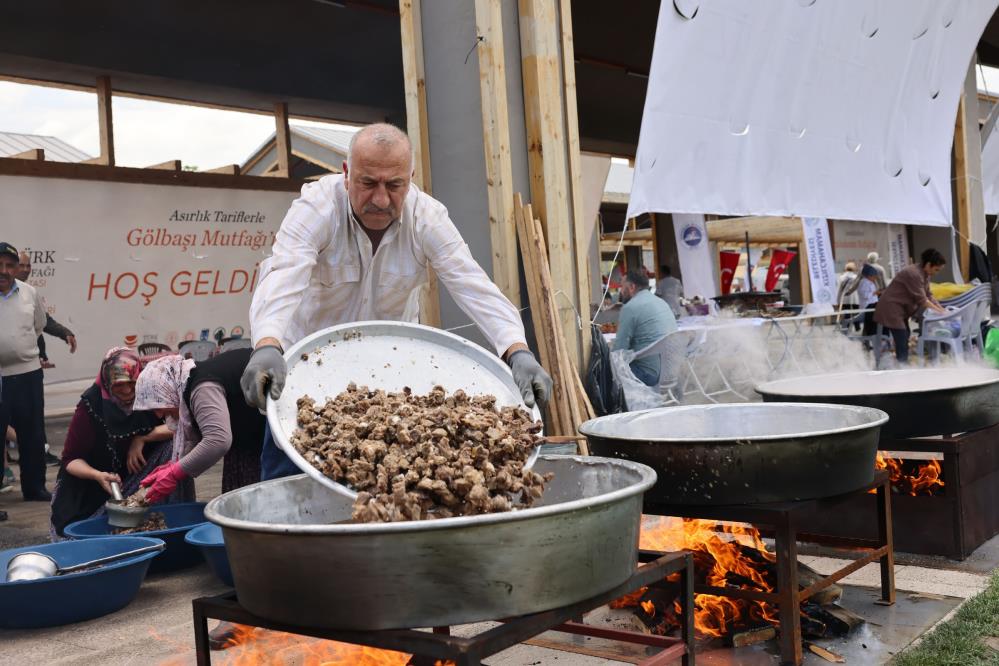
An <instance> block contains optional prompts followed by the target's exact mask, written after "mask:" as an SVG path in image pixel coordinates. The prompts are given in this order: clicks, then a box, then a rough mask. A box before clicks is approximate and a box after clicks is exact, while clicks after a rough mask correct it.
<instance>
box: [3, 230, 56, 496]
mask: <svg viewBox="0 0 999 666" xmlns="http://www.w3.org/2000/svg"><path fill="white" fill-rule="evenodd" d="M18 261H19V253H18V251H17V248H15V247H14V246H13V245H11V244H10V243H6V242H0V368H2V370H0V373H2V377H3V385H2V391H3V393H2V395H0V432H3V433H6V432H7V426H13V428H14V430H15V431H17V448H18V465H20V468H21V493H22V495H23V496H24V499H25V501H27V502H48V501H50V500H51V499H52V495H51V494H49V492H48V490H46V488H45V394H44V392H43V389H42V369H41V367H39V361H38V336H39V335H41V334H42V329H43V328H44V327H45V306H44V305H43V304H42V299H41V297H40V296H39V295H38V292H37V291H35V289H34V287H32V286H31V285H29V284H26V283H24V282H21V281H20V280H18V279H17V278H16V277H15V276H16V275H17V272H18V266H17V264H18Z"/></svg>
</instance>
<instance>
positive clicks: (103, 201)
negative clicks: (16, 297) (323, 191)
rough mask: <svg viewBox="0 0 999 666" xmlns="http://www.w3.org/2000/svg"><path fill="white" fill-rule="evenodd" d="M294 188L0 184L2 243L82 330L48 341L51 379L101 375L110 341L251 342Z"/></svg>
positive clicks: (0, 180) (48, 181) (8, 180)
mask: <svg viewBox="0 0 999 666" xmlns="http://www.w3.org/2000/svg"><path fill="white" fill-rule="evenodd" d="M296 196H297V193H296V192H264V191H255V190H239V189H213V188H205V187H180V186H168V185H137V184H129V183H114V182H101V181H87V180H65V179H56V178H31V177H20V176H18V177H14V176H10V177H0V220H2V223H3V231H2V233H0V236H2V237H0V240H5V241H7V242H9V243H12V244H13V245H14V246H15V247H17V248H18V249H23V250H26V251H28V252H29V253H30V254H31V257H32V263H33V266H32V272H31V277H30V278H29V283H30V284H32V285H34V286H35V287H36V288H37V289H38V290H39V292H40V293H41V295H42V297H43V298H44V299H45V302H46V305H47V307H48V309H49V312H50V314H51V315H52V316H53V317H54V318H55V319H56V320H57V321H59V322H60V323H62V324H65V325H66V326H67V327H69V328H70V329H71V330H72V331H73V333H75V334H76V338H77V342H78V344H79V348H78V349H77V351H76V353H75V354H73V355H70V354H69V349H68V347H67V346H66V345H65V344H64V343H63V342H62V341H61V340H58V339H57V338H53V337H51V336H48V335H46V336H45V338H46V344H47V346H48V355H49V359H50V360H51V361H52V362H53V363H55V366H56V367H55V369H54V370H46V371H45V380H46V382H53V381H62V380H68V379H83V378H88V377H94V376H96V374H97V370H98V368H99V367H100V362H101V358H102V356H103V354H104V352H105V351H107V349H108V348H110V347H113V346H115V345H127V346H131V347H134V346H136V345H138V344H141V343H143V342H163V343H166V344H168V345H170V347H172V348H174V349H176V348H177V343H178V342H180V341H182V340H185V339H186V340H193V339H205V340H217V339H220V338H222V337H225V336H239V335H240V334H242V335H246V336H249V321H248V310H249V306H250V295H251V292H252V291H253V287H254V283H255V281H256V271H257V267H258V265H259V263H260V261H261V260H262V259H263V258H264V257H265V256H267V255H268V254H269V253H270V247H271V245H272V244H273V242H274V235H275V234H276V232H277V229H278V226H279V225H280V224H281V220H282V219H284V214H285V213H286V212H287V210H288V206H289V205H290V204H291V201H292V200H293V199H294V198H295V197H296Z"/></svg>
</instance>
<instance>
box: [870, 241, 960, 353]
mask: <svg viewBox="0 0 999 666" xmlns="http://www.w3.org/2000/svg"><path fill="white" fill-rule="evenodd" d="M921 259H922V260H921V261H920V262H919V263H918V264H912V265H910V266H906V267H905V268H903V269H902V270H901V271H899V272H898V275H896V276H895V278H894V279H893V280H892V281H891V284H889V285H888V286H887V287H885V289H884V291H883V292H881V298H880V299H879V300H878V304H877V306H876V308H875V310H874V321H876V322H877V323H879V324H881V325H882V326H883V327H884V328H885V330H887V331H888V332H889V333H890V334H891V337H892V340H894V342H895V358H896V359H897V360H898V362H899V363H907V362H908V360H909V319H911V318H912V317H915V316H916V315H918V314H920V313H922V312H923V310H927V309H929V310H933V311H934V312H939V313H944V312H946V310H945V309H944V308H943V307H941V305H940V303H938V302H937V300H936V299H935V298H933V294H932V293H931V292H930V278H932V277H933V276H934V275H936V274H937V273H939V272H940V269H942V268H943V267H944V265H945V264H946V263H947V260H946V259H944V257H943V255H942V254H940V252H938V251H937V250H934V249H932V248H931V249H928V250H926V251H925V252H923V254H922V257H921Z"/></svg>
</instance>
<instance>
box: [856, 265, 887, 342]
mask: <svg viewBox="0 0 999 666" xmlns="http://www.w3.org/2000/svg"><path fill="white" fill-rule="evenodd" d="M877 278H878V271H877V269H876V268H874V266H871V265H870V264H864V267H863V268H861V269H860V286H859V287H857V306H858V307H859V308H860V309H861V310H872V309H873V308H874V307H875V306H876V305H877V304H878V296H879V295H880V293H881V292H880V291H879V290H878V280H877ZM855 322H856V323H858V324H862V325H863V330H862V331H861V335H874V334H875V333H876V332H877V324H876V323H875V322H874V313H873V312H862V313H861V314H859V315H857V317H856V319H855Z"/></svg>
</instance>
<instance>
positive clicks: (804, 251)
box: [798, 243, 812, 305]
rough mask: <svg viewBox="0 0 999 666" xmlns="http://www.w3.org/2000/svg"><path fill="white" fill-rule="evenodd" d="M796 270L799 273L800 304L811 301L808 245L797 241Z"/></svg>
mask: <svg viewBox="0 0 999 666" xmlns="http://www.w3.org/2000/svg"><path fill="white" fill-rule="evenodd" d="M798 262H799V263H798V271H799V272H800V275H801V304H802V305H805V304H806V303H811V302H812V277H811V273H809V272H808V245H807V244H806V243H798Z"/></svg>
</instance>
